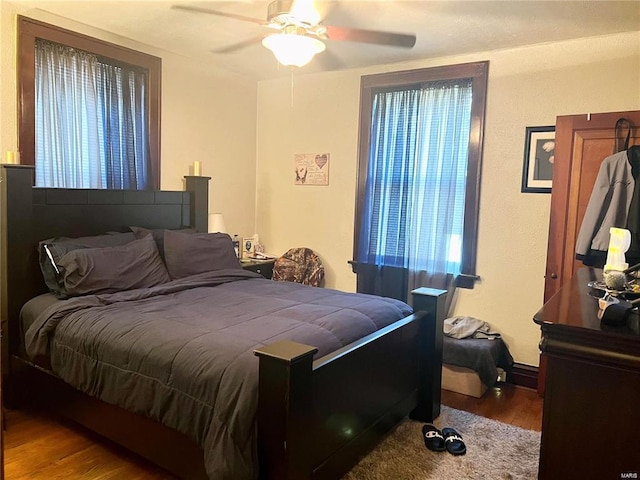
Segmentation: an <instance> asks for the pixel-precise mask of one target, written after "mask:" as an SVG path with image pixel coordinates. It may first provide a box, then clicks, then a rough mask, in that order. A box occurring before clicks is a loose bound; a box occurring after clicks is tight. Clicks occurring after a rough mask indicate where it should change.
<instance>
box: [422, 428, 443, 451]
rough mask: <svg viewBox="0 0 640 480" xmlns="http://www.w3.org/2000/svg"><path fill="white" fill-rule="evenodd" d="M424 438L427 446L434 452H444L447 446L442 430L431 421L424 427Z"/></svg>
mask: <svg viewBox="0 0 640 480" xmlns="http://www.w3.org/2000/svg"><path fill="white" fill-rule="evenodd" d="M422 439H423V440H424V444H425V446H426V447H427V448H428V449H429V450H431V451H433V452H443V451H444V449H445V448H446V447H445V444H444V437H443V436H442V432H441V431H440V430H438V429H437V428H436V427H435V426H433V425H431V424H430V423H428V424H426V425H425V426H423V427H422Z"/></svg>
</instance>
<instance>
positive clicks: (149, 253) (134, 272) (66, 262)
mask: <svg viewBox="0 0 640 480" xmlns="http://www.w3.org/2000/svg"><path fill="white" fill-rule="evenodd" d="M59 267H60V270H61V274H62V283H63V286H64V290H65V294H66V296H70V297H71V296H78V295H88V294H93V293H114V292H119V291H122V290H132V289H135V288H146V287H153V286H155V285H160V284H162V283H167V282H169V281H171V278H170V277H169V274H168V273H167V269H166V268H165V266H164V264H163V263H162V260H161V259H160V255H159V254H158V247H156V244H155V242H154V241H153V238H152V237H151V236H150V235H147V236H146V237H144V238H142V239H140V240H134V241H133V242H129V243H127V244H125V245H121V246H117V247H105V248H81V249H76V250H72V251H70V252H69V253H67V254H66V255H64V256H63V257H62V258H61V259H60V260H59Z"/></svg>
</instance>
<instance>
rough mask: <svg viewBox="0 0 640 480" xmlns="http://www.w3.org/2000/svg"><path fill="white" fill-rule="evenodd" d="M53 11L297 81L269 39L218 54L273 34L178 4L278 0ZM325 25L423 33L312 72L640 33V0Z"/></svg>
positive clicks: (463, 10)
mask: <svg viewBox="0 0 640 480" xmlns="http://www.w3.org/2000/svg"><path fill="white" fill-rule="evenodd" d="M12 3H16V4H20V5H28V6H29V7H31V8H38V9H41V10H46V11H48V12H50V13H53V14H56V15H59V16H62V17H66V18H69V19H71V20H74V21H77V22H80V23H83V24H87V25H90V26H92V27H97V28H100V29H103V30H107V31H109V32H113V33H115V34H117V35H120V36H123V37H127V38H130V39H133V40H136V41H138V42H142V43H144V44H147V45H152V46H155V47H158V48H161V49H163V50H167V51H170V52H174V53H177V54H180V55H184V56H188V57H192V58H196V59H198V61H199V62H210V64H211V65H212V66H215V67H216V68H222V69H225V70H228V71H231V72H235V73H238V74H241V75H245V76H248V77H250V78H253V79H256V80H260V79H266V78H272V77H275V76H282V75H287V74H288V70H287V69H285V68H278V65H277V63H276V61H275V59H274V58H273V55H272V54H271V52H270V51H268V50H267V49H265V48H264V47H263V46H262V45H260V44H259V43H257V44H254V45H251V46H249V47H247V48H244V49H242V50H239V51H237V52H234V53H227V54H216V53H212V52H211V50H213V49H217V48H222V47H225V46H228V45H231V44H234V43H237V42H241V41H243V40H247V39H251V38H254V37H259V36H261V35H263V34H265V33H267V32H269V30H267V29H266V28H264V27H261V26H260V25H257V24H253V23H249V22H243V21H239V20H236V19H230V18H223V17H218V16H212V15H207V14H196V13H191V12H185V11H181V10H176V9H172V8H171V6H172V5H175V4H177V3H181V4H186V5H196V6H199V7H207V8H213V9H216V10H221V11H225V12H229V13H235V14H241V15H244V16H249V17H254V18H258V19H265V18H266V12H267V6H268V4H269V1H266V0H261V1H235V2H229V1H208V2H200V1H197V0H195V1H187V0H176V1H174V2H158V1H153V0H148V1H125V0H112V1H91V0H83V1H81V0H76V1H34V0H18V1H14V2H12ZM315 3H316V6H317V8H318V10H319V11H320V12H321V14H322V17H323V23H325V24H328V25H336V26H346V27H356V28H364V29H372V30H386V31H394V32H406V33H414V34H416V35H417V42H416V45H415V47H414V48H413V49H410V50H409V49H403V48H394V47H387V46H378V45H365V44H360V43H351V42H337V41H326V44H327V50H326V51H325V52H324V53H321V54H319V55H318V56H317V57H316V58H315V59H314V60H312V62H311V63H310V64H309V65H307V66H305V67H303V71H305V72H316V71H323V70H335V69H340V68H353V67H364V66H370V65H376V64H388V63H395V62H401V61H406V60H415V59H426V58H434V57H442V56H447V55H452V54H462V53H472V52H483V51H488V50H495V49H501V48H510V47H515V46H521V45H528V44H536V43H544V42H554V41H559V40H567V39H571V38H579V37H587V36H594V35H605V34H611V33H617V32H625V31H637V30H640V1H638V0H635V1H594V0H592V1H566V0H555V1H533V0H529V1H501V0H493V1H484V0H475V1H462V0H450V1H431V0H413V1H393V0H387V1H384V0H380V1H356V0H344V1H336V2H323V1H320V0H316V2H315Z"/></svg>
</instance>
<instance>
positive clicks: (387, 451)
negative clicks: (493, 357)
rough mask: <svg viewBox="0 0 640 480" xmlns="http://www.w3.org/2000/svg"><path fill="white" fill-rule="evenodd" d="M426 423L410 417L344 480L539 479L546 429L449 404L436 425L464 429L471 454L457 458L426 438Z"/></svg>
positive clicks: (461, 430) (464, 435)
mask: <svg viewBox="0 0 640 480" xmlns="http://www.w3.org/2000/svg"><path fill="white" fill-rule="evenodd" d="M422 425H424V423H421V422H416V421H413V420H409V419H405V420H404V421H403V422H402V423H400V424H399V425H398V426H397V427H396V429H395V430H393V431H392V432H391V433H390V434H389V435H388V436H387V438H385V439H384V440H383V441H382V442H381V443H380V444H379V445H378V446H377V447H376V448H375V450H373V451H372V452H371V453H370V454H369V455H367V456H366V457H365V458H363V459H362V460H361V461H360V463H358V465H356V466H355V467H354V468H353V469H352V470H351V471H350V472H349V473H348V474H347V475H346V476H345V477H344V480H425V479H456V480H459V479H482V480H506V479H510V480H534V479H536V478H538V455H539V449H540V432H535V431H532V430H525V429H522V428H518V427H514V426H512V425H507V424H504V423H500V422H497V421H495V420H490V419H488V418H484V417H479V416H477V415H473V414H471V413H468V412H463V411H461V410H456V409H453V408H449V407H446V406H444V405H443V406H442V409H441V413H440V416H439V417H438V418H437V419H436V421H435V422H434V425H435V426H436V427H438V428H439V429H442V428H444V427H452V428H455V429H456V430H457V431H458V433H460V435H461V436H462V438H463V439H464V443H465V445H466V446H467V453H466V455H461V456H457V457H456V456H454V455H451V454H450V453H449V452H447V451H444V452H432V451H431V450H428V449H427V448H426V447H425V445H424V441H423V440H422Z"/></svg>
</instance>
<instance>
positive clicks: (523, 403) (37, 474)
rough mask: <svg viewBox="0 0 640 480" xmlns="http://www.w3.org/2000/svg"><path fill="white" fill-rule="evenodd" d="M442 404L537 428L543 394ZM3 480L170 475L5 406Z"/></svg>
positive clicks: (500, 393) (66, 426)
mask: <svg viewBox="0 0 640 480" xmlns="http://www.w3.org/2000/svg"><path fill="white" fill-rule="evenodd" d="M442 403H443V404H444V405H447V406H449V407H452V408H456V409H459V410H466V411H468V412H471V413H474V414H476V415H481V416H484V417H488V418H493V419H495V420H498V421H501V422H504V423H509V424H512V425H515V426H518V427H521V428H526V429H530V430H540V428H541V425H542V398H541V397H540V396H538V394H537V393H536V392H535V391H534V390H529V389H525V388H520V387H514V386H512V385H505V386H504V387H502V388H500V389H491V390H489V391H487V392H486V393H485V395H484V396H483V397H482V398H480V399H477V398H473V397H468V396H466V395H461V394H458V393H454V392H449V391H447V390H443V391H442ZM6 427H7V430H6V431H5V435H4V448H5V450H4V453H5V455H4V461H5V478H6V479H7V480H27V479H29V480H54V479H60V480H62V479H65V480H108V479H113V480H116V479H117V480H121V479H127V480H151V479H154V480H155V479H158V480H165V479H166V480H169V479H172V478H174V477H172V476H171V475H169V474H167V473H166V472H165V471H164V470H161V469H159V468H158V467H156V466H154V465H151V464H149V463H148V462H146V461H145V460H143V459H141V458H139V457H137V456H135V455H133V454H131V453H129V452H127V451H126V450H124V449H122V448H120V447H118V446H117V445H114V444H113V443H111V442H107V441H105V440H103V439H101V438H100V437H98V436H97V435H95V434H93V433H91V432H88V431H87V430H85V429H83V428H81V427H79V426H77V425H75V424H72V423H70V422H67V421H64V420H61V419H59V418H57V417H53V416H51V415H48V414H46V413H43V412H38V411H33V410H7V411H6Z"/></svg>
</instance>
